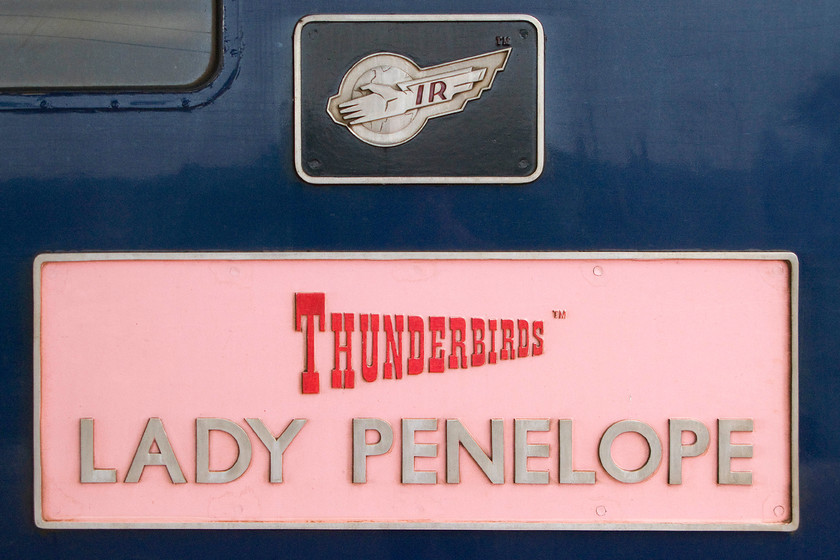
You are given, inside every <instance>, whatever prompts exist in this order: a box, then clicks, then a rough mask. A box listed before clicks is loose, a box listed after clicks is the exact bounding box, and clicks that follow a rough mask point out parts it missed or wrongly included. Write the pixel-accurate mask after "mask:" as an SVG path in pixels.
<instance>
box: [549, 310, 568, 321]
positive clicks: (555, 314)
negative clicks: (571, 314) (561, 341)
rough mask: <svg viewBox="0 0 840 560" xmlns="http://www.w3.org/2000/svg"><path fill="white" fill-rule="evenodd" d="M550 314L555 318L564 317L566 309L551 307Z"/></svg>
mask: <svg viewBox="0 0 840 560" xmlns="http://www.w3.org/2000/svg"><path fill="white" fill-rule="evenodd" d="M551 315H552V316H553V317H554V318H555V319H565V318H566V310H565V309H552V310H551Z"/></svg>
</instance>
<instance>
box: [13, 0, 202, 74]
mask: <svg viewBox="0 0 840 560" xmlns="http://www.w3.org/2000/svg"><path fill="white" fill-rule="evenodd" d="M215 13H216V10H215V2H214V0H0V88H3V89H9V88H76V87H93V88H96V87H105V88H116V87H121V86H128V87H137V86H152V87H165V86H187V85H190V84H194V83H196V82H198V81H201V79H202V78H203V77H204V76H206V75H207V74H208V72H211V71H212V70H213V67H214V64H215V59H216V57H215V27H216V17H215Z"/></svg>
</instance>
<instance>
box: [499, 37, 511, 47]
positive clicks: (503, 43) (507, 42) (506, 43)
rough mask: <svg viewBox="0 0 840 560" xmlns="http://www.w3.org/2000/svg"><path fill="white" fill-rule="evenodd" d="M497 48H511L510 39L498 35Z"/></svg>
mask: <svg viewBox="0 0 840 560" xmlns="http://www.w3.org/2000/svg"><path fill="white" fill-rule="evenodd" d="M496 46H497V47H509V46H510V37H503V36H501V35H496Z"/></svg>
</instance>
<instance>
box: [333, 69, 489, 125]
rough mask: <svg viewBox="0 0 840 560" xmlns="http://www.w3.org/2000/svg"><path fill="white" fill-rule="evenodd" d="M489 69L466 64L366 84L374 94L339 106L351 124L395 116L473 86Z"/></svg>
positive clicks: (342, 114) (434, 102)
mask: <svg viewBox="0 0 840 560" xmlns="http://www.w3.org/2000/svg"><path fill="white" fill-rule="evenodd" d="M485 73H486V70H485V69H484V68H480V69H478V70H473V69H472V68H464V69H461V70H454V71H451V72H444V73H442V74H436V75H433V76H426V77H424V78H420V79H417V80H410V81H406V82H400V83H397V84H395V85H393V86H391V85H386V84H366V85H364V86H362V87H361V88H360V89H362V90H365V91H369V92H371V93H370V94H368V95H363V96H361V97H357V98H355V99H351V100H350V101H345V102H344V103H341V104H340V105H339V106H338V110H339V112H340V113H341V116H342V117H343V118H344V120H346V121H347V122H348V124H351V125H356V124H363V123H366V122H371V121H376V120H379V119H386V118H388V117H395V116H397V115H402V114H403V113H406V112H407V111H410V110H412V109H419V108H421V107H427V106H429V105H436V104H438V103H443V102H445V101H450V100H452V97H453V96H454V95H455V94H458V93H462V92H465V91H469V90H470V89H472V88H473V86H474V85H475V83H476V82H478V81H480V80H482V79H483V78H484V74H485Z"/></svg>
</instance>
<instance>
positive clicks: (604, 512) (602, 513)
mask: <svg viewBox="0 0 840 560" xmlns="http://www.w3.org/2000/svg"><path fill="white" fill-rule="evenodd" d="M595 513H596V514H597V515H598V517H604V516H605V515H607V508H606V506H598V507H596V508H595Z"/></svg>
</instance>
